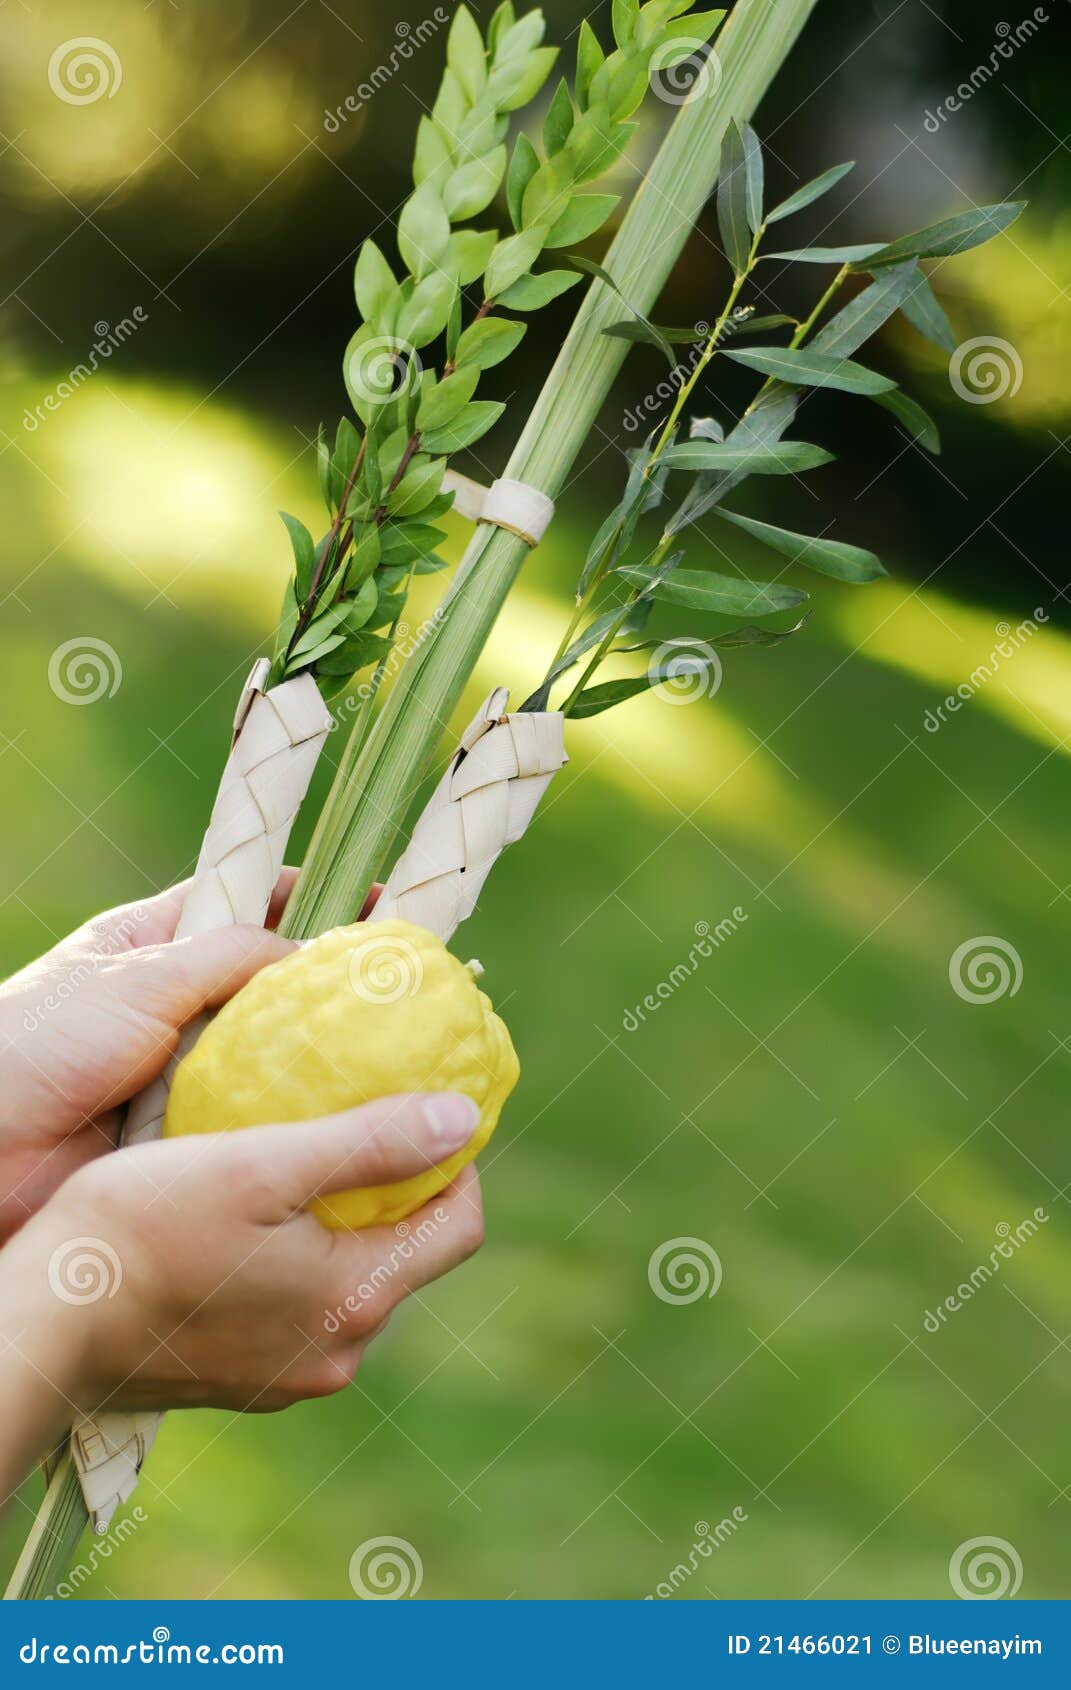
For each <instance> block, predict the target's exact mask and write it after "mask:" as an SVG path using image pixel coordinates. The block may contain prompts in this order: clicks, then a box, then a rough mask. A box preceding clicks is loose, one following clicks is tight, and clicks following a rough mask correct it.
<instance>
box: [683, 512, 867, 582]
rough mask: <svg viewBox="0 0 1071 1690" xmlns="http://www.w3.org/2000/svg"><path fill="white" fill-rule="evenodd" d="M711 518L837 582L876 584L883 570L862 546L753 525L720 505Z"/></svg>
mask: <svg viewBox="0 0 1071 1690" xmlns="http://www.w3.org/2000/svg"><path fill="white" fill-rule="evenodd" d="M715 515H717V516H720V517H721V519H722V521H723V522H732V523H734V524H735V525H736V527H737V528H742V529H743V530H744V532H745V533H747V534H750V535H751V536H752V537H753V538H754V539H756V540H761V541H762V543H763V545H765V546H769V547H770V549H771V551H775V552H780V553H781V554H782V556H784V557H788V558H791V559H792V561H793V563H803V564H806V566H807V568H808V569H816V570H818V572H819V573H820V574H822V575H832V576H834V577H835V578H836V579H837V580H838V581H855V582H862V581H876V580H877V579H878V577H879V576H880V575H884V574H886V573H887V571H886V570H885V569H884V568H883V567H882V564H881V561H880V559H879V558H877V557H875V556H874V553H873V552H868V551H864V550H863V548H862V546H847V545H845V544H844V542H843V541H841V540H823V539H821V538H815V537H814V536H813V535H810V534H794V533H792V531H791V530H790V529H788V528H774V527H773V526H772V524H770V523H769V522H756V521H755V519H754V517H750V516H741V515H740V513H739V512H738V511H727V510H726V509H725V507H724V505H720V506H719V507H718V508H717V510H716V512H715Z"/></svg>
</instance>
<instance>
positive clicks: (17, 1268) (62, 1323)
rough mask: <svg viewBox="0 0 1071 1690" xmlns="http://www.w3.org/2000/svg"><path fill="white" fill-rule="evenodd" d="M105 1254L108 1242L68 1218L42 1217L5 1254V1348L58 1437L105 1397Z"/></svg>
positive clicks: (1, 1336) (0, 1270) (0, 1324)
mask: <svg viewBox="0 0 1071 1690" xmlns="http://www.w3.org/2000/svg"><path fill="white" fill-rule="evenodd" d="M57 1222H60V1223H61V1224H57ZM105 1249H106V1246H104V1245H103V1243H102V1241H101V1240H100V1239H89V1238H84V1237H80V1236H79V1235H78V1234H76V1233H75V1232H74V1231H73V1230H72V1229H71V1228H70V1227H67V1226H64V1225H63V1224H62V1219H61V1216H59V1215H57V1216H51V1215H47V1214H46V1213H42V1214H41V1215H39V1216H38V1217H36V1218H35V1219H34V1220H33V1221H31V1222H30V1223H29V1224H28V1225H27V1226H25V1227H24V1228H23V1229H22V1231H21V1232H19V1233H18V1234H17V1235H16V1236H15V1237H14V1238H13V1239H11V1241H10V1242H9V1243H7V1244H6V1245H5V1246H4V1248H3V1249H2V1250H0V1284H2V1286H3V1296H2V1298H0V1303H2V1305H3V1313H2V1316H0V1349H3V1351H4V1356H5V1358H6V1360H7V1361H8V1363H9V1371H10V1368H14V1369H15V1370H17V1371H20V1372H21V1373H22V1375H24V1377H25V1382H26V1388H27V1389H28V1390H29V1391H30V1392H31V1393H32V1394H33V1396H34V1398H35V1400H36V1402H37V1404H38V1406H39V1409H40V1411H41V1413H42V1415H43V1419H44V1421H45V1423H47V1424H48V1425H50V1426H51V1425H52V1424H53V1423H55V1434H56V1436H57V1437H58V1436H60V1435H62V1433H63V1431H64V1430H65V1428H66V1427H67V1426H68V1425H69V1424H70V1422H71V1420H72V1419H73V1418H74V1417H75V1416H76V1415H77V1414H82V1413H85V1412H88V1411H89V1409H91V1408H92V1407H93V1406H95V1403H96V1402H97V1401H98V1400H99V1398H100V1396H101V1395H103V1389H102V1386H101V1383H100V1381H99V1379H98V1378H97V1376H96V1369H95V1366H94V1361H95V1358H96V1356H97V1354H98V1351H99V1345H98V1342H97V1331H98V1327H99V1325H100V1314H99V1301H100V1298H101V1297H103V1296H106V1294H107V1293H106V1290H98V1285H103V1284H104V1281H103V1279H95V1278H94V1275H95V1274H96V1273H97V1268H98V1265H99V1264H100V1263H101V1262H102V1260H103V1258H102V1257H101V1255H100V1252H101V1251H102V1250H105ZM104 1265H105V1266H107V1265H108V1264H107V1263H106V1262H104Z"/></svg>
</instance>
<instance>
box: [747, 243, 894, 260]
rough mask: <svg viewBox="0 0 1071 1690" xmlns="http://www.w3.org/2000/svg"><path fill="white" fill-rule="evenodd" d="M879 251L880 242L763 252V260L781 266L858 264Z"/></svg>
mask: <svg viewBox="0 0 1071 1690" xmlns="http://www.w3.org/2000/svg"><path fill="white" fill-rule="evenodd" d="M880 251H881V243H880V241H879V242H878V243H877V244H875V243H874V242H873V241H871V242H870V243H869V244H868V245H866V246H804V247H799V248H798V249H797V250H795V251H793V252H764V253H763V255H762V256H763V258H764V259H767V260H769V261H770V262H771V263H773V262H777V263H781V264H859V265H861V264H862V263H863V261H864V259H867V258H870V257H872V255H873V254H874V253H876V252H880Z"/></svg>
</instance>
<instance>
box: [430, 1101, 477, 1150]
mask: <svg viewBox="0 0 1071 1690" xmlns="http://www.w3.org/2000/svg"><path fill="white" fill-rule="evenodd" d="M423 1107H424V1119H425V1120H426V1121H427V1123H428V1126H429V1127H430V1128H431V1136H432V1139H433V1140H434V1143H435V1148H436V1149H437V1150H441V1151H442V1152H443V1153H444V1154H445V1153H447V1152H448V1151H451V1150H460V1149H461V1146H462V1145H463V1144H467V1143H468V1142H469V1139H470V1138H471V1137H472V1135H473V1133H474V1132H475V1131H476V1125H477V1122H478V1121H479V1119H480V1111H479V1109H478V1108H477V1106H476V1104H475V1103H474V1102H473V1101H472V1098H471V1097H466V1096H465V1095H464V1094H463V1093H462V1092H459V1091H441V1092H435V1093H434V1094H433V1095H432V1096H431V1097H426V1098H425V1099H424V1105H423Z"/></svg>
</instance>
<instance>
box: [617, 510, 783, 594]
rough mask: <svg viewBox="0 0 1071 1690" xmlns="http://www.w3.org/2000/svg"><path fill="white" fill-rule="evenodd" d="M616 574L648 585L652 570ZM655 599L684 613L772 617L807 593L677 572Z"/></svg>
mask: <svg viewBox="0 0 1071 1690" xmlns="http://www.w3.org/2000/svg"><path fill="white" fill-rule="evenodd" d="M721 515H723V516H724V515H725V512H724V511H722V512H721ZM759 526H760V527H764V526H765V524H763V523H760V524H759ZM775 532H780V530H775ZM618 574H619V575H624V576H626V577H627V578H628V579H629V580H631V581H641V582H649V581H650V580H651V578H652V576H653V574H654V571H653V570H652V568H651V566H650V565H649V564H635V565H626V566H625V567H623V568H621V569H619V570H618ZM655 598H657V599H664V600H665V602H666V603H667V604H678V605H682V606H684V608H685V609H687V610H710V611H716V612H717V613H718V615H719V616H772V615H773V614H774V612H775V611H778V610H794V609H795V607H796V606H797V605H798V604H803V603H804V602H805V601H806V598H807V594H806V593H801V592H800V591H799V589H798V588H796V587H784V586H782V585H781V584H780V582H778V581H746V580H745V579H744V578H743V576H740V575H716V574H714V573H713V571H710V570H705V569H678V570H676V571H675V572H674V574H673V575H671V576H670V578H669V580H668V581H662V582H661V583H660V584H659V585H658V586H657V587H656V588H655Z"/></svg>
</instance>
